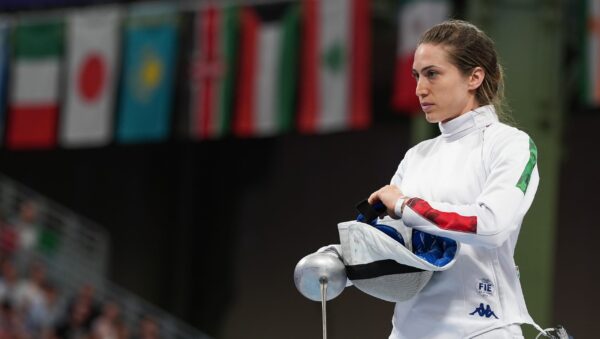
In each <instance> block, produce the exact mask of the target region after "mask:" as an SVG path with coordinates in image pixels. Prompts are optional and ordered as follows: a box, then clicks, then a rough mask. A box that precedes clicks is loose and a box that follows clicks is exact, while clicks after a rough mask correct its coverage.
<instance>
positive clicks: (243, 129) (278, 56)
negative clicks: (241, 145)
mask: <svg viewBox="0 0 600 339" xmlns="http://www.w3.org/2000/svg"><path fill="white" fill-rule="evenodd" d="M240 16H241V18H240V22H241V32H242V33H241V46H240V47H241V48H240V49H241V53H240V54H241V65H240V77H239V82H238V95H237V98H238V100H237V107H236V116H235V121H234V132H235V134H236V135H238V136H242V137H247V136H269V135H274V134H276V133H280V132H284V131H288V130H290V129H291V127H292V126H293V117H294V116H293V113H294V110H295V101H294V100H295V94H296V86H295V85H296V73H297V64H298V60H297V55H298V50H299V44H298V39H299V34H300V26H299V25H300V6H298V5H296V4H292V5H290V4H278V5H269V6H257V7H254V8H251V7H246V8H244V9H243V10H242V12H241V15H240Z"/></svg>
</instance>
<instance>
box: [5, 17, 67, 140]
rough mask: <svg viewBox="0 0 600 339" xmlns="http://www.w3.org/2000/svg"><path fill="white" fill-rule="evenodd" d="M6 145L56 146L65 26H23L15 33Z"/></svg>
mask: <svg viewBox="0 0 600 339" xmlns="http://www.w3.org/2000/svg"><path fill="white" fill-rule="evenodd" d="M13 38H14V40H13V42H12V47H13V50H12V53H13V62H12V70H11V88H10V95H9V104H8V126H7V132H6V143H7V147H8V148H10V149H26V148H50V147H53V146H55V145H56V124H57V118H58V100H59V97H58V96H59V84H60V56H61V54H62V48H63V46H62V44H63V41H62V40H63V25H62V24H61V23H59V22H57V21H28V22H22V23H20V24H19V25H18V26H17V27H16V29H15V31H14V34H13Z"/></svg>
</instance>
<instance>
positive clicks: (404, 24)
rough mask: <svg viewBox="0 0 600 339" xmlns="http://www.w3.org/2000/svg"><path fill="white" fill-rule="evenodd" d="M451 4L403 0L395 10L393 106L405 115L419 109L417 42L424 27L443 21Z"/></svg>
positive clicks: (438, 0)
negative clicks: (415, 65)
mask: <svg viewBox="0 0 600 339" xmlns="http://www.w3.org/2000/svg"><path fill="white" fill-rule="evenodd" d="M449 14H450V4H449V2H448V1H444V0H405V1H402V3H401V5H400V11H399V13H398V30H399V32H398V56H397V61H396V79H395V90H394V95H393V106H394V108H396V109H397V110H399V111H401V112H403V113H406V114H408V115H414V114H416V113H418V112H420V109H421V106H420V104H419V99H418V98H417V96H416V94H415V90H416V82H415V79H414V78H413V76H412V64H413V60H414V54H415V50H416V48H417V43H418V42H419V39H420V37H421V34H423V33H424V32H425V31H426V30H427V29H429V28H430V27H432V26H434V25H436V24H438V23H440V22H442V21H444V20H446V19H447V18H448V16H449Z"/></svg>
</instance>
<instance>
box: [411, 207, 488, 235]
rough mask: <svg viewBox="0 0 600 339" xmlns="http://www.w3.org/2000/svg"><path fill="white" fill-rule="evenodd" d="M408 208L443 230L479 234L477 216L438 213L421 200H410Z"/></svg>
mask: <svg viewBox="0 0 600 339" xmlns="http://www.w3.org/2000/svg"><path fill="white" fill-rule="evenodd" d="M406 206H408V207H410V208H411V209H412V210H413V211H415V212H416V213H418V214H419V215H420V216H422V217H423V218H425V219H427V220H429V221H430V222H432V223H433V224H434V225H436V226H437V227H439V228H441V229H444V230H448V231H457V232H466V233H477V217H476V216H463V215H460V214H458V213H455V212H442V211H438V210H436V209H435V208H433V207H431V205H429V203H428V202H427V201H425V200H423V199H419V198H411V199H409V200H408V201H407V202H406Z"/></svg>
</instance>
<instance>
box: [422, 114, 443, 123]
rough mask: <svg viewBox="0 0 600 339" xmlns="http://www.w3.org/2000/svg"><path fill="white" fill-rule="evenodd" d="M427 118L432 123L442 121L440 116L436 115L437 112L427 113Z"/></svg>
mask: <svg viewBox="0 0 600 339" xmlns="http://www.w3.org/2000/svg"><path fill="white" fill-rule="evenodd" d="M425 120H427V122H429V123H432V124H437V123H438V122H440V119H439V118H438V117H436V116H435V114H431V113H429V114H428V113H425Z"/></svg>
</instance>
